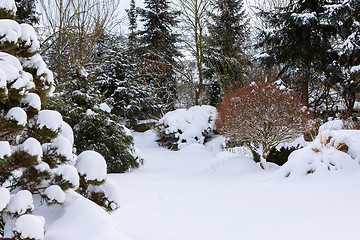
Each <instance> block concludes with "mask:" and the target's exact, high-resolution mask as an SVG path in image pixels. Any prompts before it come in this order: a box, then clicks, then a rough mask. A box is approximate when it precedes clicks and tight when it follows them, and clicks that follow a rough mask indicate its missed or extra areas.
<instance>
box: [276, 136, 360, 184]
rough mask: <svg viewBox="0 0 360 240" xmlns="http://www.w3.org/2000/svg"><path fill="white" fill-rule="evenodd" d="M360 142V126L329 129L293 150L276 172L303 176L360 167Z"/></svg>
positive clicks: (356, 169) (348, 170)
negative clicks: (358, 127) (357, 127)
mask: <svg viewBox="0 0 360 240" xmlns="http://www.w3.org/2000/svg"><path fill="white" fill-rule="evenodd" d="M359 146H360V131H359V130H338V131H336V130H335V131H329V130H325V131H323V132H320V133H319V135H318V136H317V137H316V139H315V140H314V141H313V142H312V143H311V144H310V145H309V146H306V147H304V148H302V149H300V150H296V151H294V152H292V153H291V154H290V156H289V159H288V161H287V163H285V164H284V165H283V166H282V167H281V168H280V170H279V171H278V172H277V173H276V174H277V175H278V176H280V177H281V178H284V177H286V178H299V177H303V176H306V175H322V174H327V173H332V172H351V171H359V170H360V165H359V163H360V148H359Z"/></svg>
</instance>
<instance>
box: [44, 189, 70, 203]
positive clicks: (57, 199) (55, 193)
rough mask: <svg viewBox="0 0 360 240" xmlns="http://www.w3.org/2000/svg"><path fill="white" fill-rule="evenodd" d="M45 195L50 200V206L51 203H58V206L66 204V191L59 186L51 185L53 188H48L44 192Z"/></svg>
mask: <svg viewBox="0 0 360 240" xmlns="http://www.w3.org/2000/svg"><path fill="white" fill-rule="evenodd" d="M44 195H45V197H46V198H47V199H48V202H49V203H50V204H51V203H58V204H61V203H64V201H65V198H66V196H65V193H64V191H63V190H62V189H61V187H59V186H58V185H51V186H49V187H47V188H46V189H45V191H44Z"/></svg>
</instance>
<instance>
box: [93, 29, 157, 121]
mask: <svg viewBox="0 0 360 240" xmlns="http://www.w3.org/2000/svg"><path fill="white" fill-rule="evenodd" d="M129 42H130V39H129ZM96 61H97V64H96V69H97V85H98V86H99V88H100V91H101V92H102V94H103V95H104V97H105V98H106V102H107V103H108V104H109V105H110V106H111V109H112V113H113V114H116V115H117V116H120V117H122V118H123V119H125V120H126V122H127V125H129V126H134V125H135V124H136V123H137V120H139V119H145V118H146V117H147V114H151V113H153V112H154V109H153V105H154V104H155V103H154V102H153V101H152V97H151V95H150V94H149V93H150V92H151V90H150V89H149V87H147V86H146V84H145V83H144V82H142V81H141V80H142V79H141V77H140V75H139V72H138V64H137V63H136V58H135V56H134V53H133V47H132V46H131V43H129V44H128V46H126V42H125V41H124V39H123V38H122V37H121V36H116V35H111V34H106V35H104V37H103V38H102V39H101V41H100V42H99V43H98V53H97V60H96Z"/></svg>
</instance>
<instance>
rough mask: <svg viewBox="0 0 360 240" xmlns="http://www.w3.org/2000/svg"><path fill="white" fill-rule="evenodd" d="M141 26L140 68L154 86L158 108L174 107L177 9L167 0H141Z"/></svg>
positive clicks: (145, 77) (148, 81)
mask: <svg viewBox="0 0 360 240" xmlns="http://www.w3.org/2000/svg"><path fill="white" fill-rule="evenodd" d="M139 14H140V16H141V21H142V22H143V23H144V28H145V30H143V31H140V32H139V37H140V39H139V40H140V44H141V45H140V49H139V50H140V53H141V58H142V59H141V66H140V72H141V74H142V76H143V78H144V79H145V80H146V81H147V83H148V84H149V85H150V86H152V87H153V89H154V90H155V96H156V97H157V98H158V99H159V104H160V105H162V109H165V110H166V109H167V110H169V109H174V104H175V101H176V78H175V72H174V68H175V65H176V62H175V57H176V56H178V55H180V53H179V52H178V49H177V47H176V42H177V41H178V40H177V38H178V35H177V34H175V33H174V32H173V29H174V27H175V26H176V25H177V20H176V17H177V16H178V15H179V12H175V11H172V10H171V9H170V2H169V1H167V0H145V9H139Z"/></svg>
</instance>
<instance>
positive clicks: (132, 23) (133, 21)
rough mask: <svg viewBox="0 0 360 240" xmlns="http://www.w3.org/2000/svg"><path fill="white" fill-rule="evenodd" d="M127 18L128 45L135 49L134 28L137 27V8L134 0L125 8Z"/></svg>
mask: <svg viewBox="0 0 360 240" xmlns="http://www.w3.org/2000/svg"><path fill="white" fill-rule="evenodd" d="M126 12H127V15H128V18H129V31H130V33H129V45H130V47H131V48H132V49H135V46H136V43H137V38H136V29H137V16H138V13H137V10H136V5H135V0H131V2H130V8H129V9H127V10H126Z"/></svg>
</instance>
